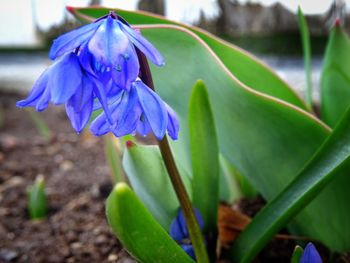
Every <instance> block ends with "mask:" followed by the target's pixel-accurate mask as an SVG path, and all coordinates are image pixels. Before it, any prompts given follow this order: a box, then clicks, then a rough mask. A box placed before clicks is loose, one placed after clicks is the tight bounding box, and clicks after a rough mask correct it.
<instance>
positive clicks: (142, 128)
mask: <svg viewBox="0 0 350 263" xmlns="http://www.w3.org/2000/svg"><path fill="white" fill-rule="evenodd" d="M136 130H137V133H139V134H140V135H141V136H144V137H146V136H147V135H148V134H149V133H150V132H151V130H152V129H151V126H150V125H149V122H148V120H147V117H146V116H145V115H144V114H142V115H141V117H140V121H139V122H138V124H137V128H136Z"/></svg>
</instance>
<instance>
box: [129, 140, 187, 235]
mask: <svg viewBox="0 0 350 263" xmlns="http://www.w3.org/2000/svg"><path fill="white" fill-rule="evenodd" d="M123 167H124V170H125V173H126V174H127V176H128V178H129V181H130V183H131V185H132V187H133V189H134V191H135V192H136V194H137V195H138V196H139V198H140V199H141V200H142V201H143V203H144V204H145V206H146V207H147V208H148V210H149V211H150V212H151V214H152V215H153V216H154V218H155V219H156V220H157V221H158V222H159V224H160V225H161V226H163V228H164V229H165V230H169V228H170V224H171V222H172V220H173V219H174V218H175V217H176V215H177V212H178V209H179V207H180V205H179V202H178V200H177V198H176V194H175V191H174V189H173V187H172V184H171V182H170V179H169V176H168V172H167V170H166V168H165V165H164V162H163V159H162V156H161V154H160V151H159V148H158V147H157V146H141V145H136V144H132V145H130V146H129V147H127V149H126V151H125V152H124V157H123ZM180 174H181V175H182V179H183V180H184V183H185V185H186V188H187V191H188V190H190V188H191V187H190V180H189V177H188V176H187V175H186V173H185V171H183V170H181V169H180ZM189 194H191V192H189Z"/></svg>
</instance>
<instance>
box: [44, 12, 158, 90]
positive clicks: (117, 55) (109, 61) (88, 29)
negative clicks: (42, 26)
mask: <svg viewBox="0 0 350 263" xmlns="http://www.w3.org/2000/svg"><path fill="white" fill-rule="evenodd" d="M135 46H136V47H137V48H138V49H139V50H140V51H141V52H143V53H144V54H145V55H146V56H147V57H148V58H149V59H150V60H151V61H152V62H153V63H154V64H156V65H157V66H163V65H164V59H163V57H162V56H161V55H160V53H159V52H158V51H157V50H156V49H155V47H154V46H153V45H152V44H151V43H150V42H148V41H147V40H146V39H145V38H144V37H143V36H142V35H141V34H140V33H138V32H137V31H135V30H133V29H132V28H130V27H129V26H128V25H125V24H124V23H122V22H121V21H120V20H119V19H118V17H117V16H116V15H115V13H113V12H110V13H109V15H107V16H105V17H102V18H100V19H98V20H97V21H96V22H95V23H92V24H89V25H86V26H83V27H80V28H79V29H76V30H74V31H71V32H69V33H66V34H64V35H62V36H60V37H59V38H57V39H56V40H54V43H53V45H52V47H51V50H50V58H51V59H56V58H57V57H59V56H61V55H63V54H65V53H67V52H71V51H73V50H75V49H77V48H80V49H81V50H82V52H81V54H80V56H81V58H82V62H83V63H82V64H83V66H84V67H85V68H87V69H92V71H93V72H101V70H102V71H104V72H109V75H110V76H111V77H112V79H113V80H114V82H115V83H116V84H117V86H120V87H121V88H129V86H130V84H131V83H132V82H133V81H134V80H135V79H136V78H137V76H138V74H139V69H140V66H139V62H138V58H137V54H136V51H135ZM86 57H89V59H86ZM90 59H92V60H93V63H92V64H91V60H90ZM85 61H88V62H87V63H88V64H86V63H85Z"/></svg>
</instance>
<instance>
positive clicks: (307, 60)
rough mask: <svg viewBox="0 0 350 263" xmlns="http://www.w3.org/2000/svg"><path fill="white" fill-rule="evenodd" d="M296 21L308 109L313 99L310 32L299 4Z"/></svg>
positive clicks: (310, 107)
mask: <svg viewBox="0 0 350 263" xmlns="http://www.w3.org/2000/svg"><path fill="white" fill-rule="evenodd" d="M298 22H299V30H300V34H301V41H302V45H303V52H304V68H305V77H306V91H305V99H306V104H307V106H308V107H309V109H312V104H313V101H312V78H311V76H312V75H311V72H312V71H311V46H310V33H309V28H308V26H307V23H306V19H305V16H304V14H303V11H302V10H301V8H300V6H299V7H298Z"/></svg>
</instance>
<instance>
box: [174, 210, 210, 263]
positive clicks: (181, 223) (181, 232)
mask: <svg viewBox="0 0 350 263" xmlns="http://www.w3.org/2000/svg"><path fill="white" fill-rule="evenodd" d="M193 211H194V215H195V217H196V219H197V223H198V225H199V227H200V229H203V227H204V221H203V218H202V216H201V214H200V213H199V211H198V210H197V209H196V208H194V209H193ZM169 234H170V236H171V237H172V238H173V239H174V240H175V241H176V242H177V243H178V244H179V245H180V246H181V248H182V249H183V250H184V251H185V252H186V253H187V254H188V255H189V256H190V257H192V258H193V259H195V253H194V249H193V246H192V243H191V240H190V233H189V231H188V227H187V224H186V220H185V217H184V215H183V212H182V210H181V209H180V210H179V212H178V215H177V216H176V218H175V219H174V220H173V221H172V223H171V225H170V232H169Z"/></svg>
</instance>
